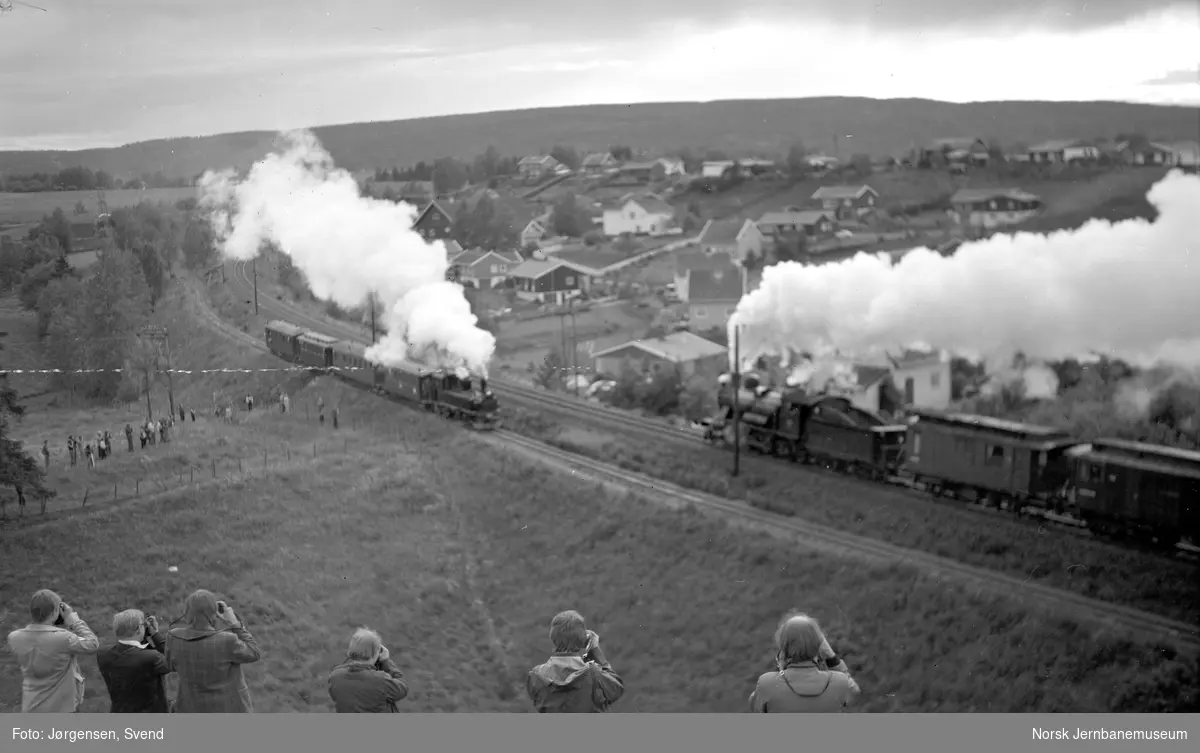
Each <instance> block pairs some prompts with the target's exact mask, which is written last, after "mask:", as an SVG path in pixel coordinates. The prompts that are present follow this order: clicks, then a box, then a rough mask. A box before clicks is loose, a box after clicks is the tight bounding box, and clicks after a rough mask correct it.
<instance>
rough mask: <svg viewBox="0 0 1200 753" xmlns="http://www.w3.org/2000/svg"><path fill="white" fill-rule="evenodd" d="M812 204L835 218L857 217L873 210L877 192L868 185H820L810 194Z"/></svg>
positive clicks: (876, 200) (877, 197) (876, 202)
mask: <svg viewBox="0 0 1200 753" xmlns="http://www.w3.org/2000/svg"><path fill="white" fill-rule="evenodd" d="M811 200H812V202H813V203H814V204H816V205H817V206H819V207H821V208H822V209H824V210H825V211H826V212H829V213H831V214H832V215H833V216H834V218H835V219H838V220H849V219H858V218H860V217H863V216H864V215H867V214H870V213H871V212H873V211H875V208H876V206H877V205H878V203H879V192H878V191H876V190H875V189H874V188H871V187H870V186H868V185H865V184H864V185H861V186H821V187H820V188H818V189H817V190H816V191H815V192H814V193H813V195H812V197H811Z"/></svg>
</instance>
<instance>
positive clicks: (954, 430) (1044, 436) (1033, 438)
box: [904, 410, 1078, 509]
mask: <svg viewBox="0 0 1200 753" xmlns="http://www.w3.org/2000/svg"><path fill="white" fill-rule="evenodd" d="M913 414H914V416H915V420H913V421H912V422H911V423H910V425H909V429H908V441H907V457H906V458H905V463H904V468H905V470H906V471H907V472H909V473H911V474H912V476H913V479H914V480H915V481H917V482H918V483H922V484H925V486H926V487H927V488H928V489H929V491H931V492H933V493H934V494H935V495H938V496H941V495H942V494H949V495H951V496H967V497H970V498H972V499H974V500H976V501H980V502H984V503H986V504H993V505H999V504H1000V503H1005V504H1009V505H1014V503H1015V506H1016V507H1019V506H1024V505H1027V504H1030V503H1034V504H1038V505H1039V506H1043V507H1045V506H1050V505H1053V504H1056V503H1058V501H1059V500H1061V496H1060V492H1061V490H1062V488H1063V487H1064V486H1065V485H1066V483H1067V479H1068V476H1069V473H1070V471H1069V466H1068V463H1067V460H1066V457H1065V453H1066V451H1067V450H1068V449H1069V448H1071V447H1073V446H1075V445H1077V444H1078V441H1077V440H1075V439H1072V438H1071V437H1070V435H1068V434H1067V433H1066V432H1064V431H1060V430H1058V429H1052V428H1049V427H1045V426H1034V425H1032V424H1021V423H1016V422H1013V421H1003V420H1001V419H996V418H990V417H987V416H973V415H967V414H961V413H941V412H937V411H928V410H917V411H914V412H913ZM1014 509H1015V507H1014Z"/></svg>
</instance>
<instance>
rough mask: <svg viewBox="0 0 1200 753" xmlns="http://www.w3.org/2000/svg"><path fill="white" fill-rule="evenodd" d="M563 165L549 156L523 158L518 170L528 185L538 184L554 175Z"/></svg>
mask: <svg viewBox="0 0 1200 753" xmlns="http://www.w3.org/2000/svg"><path fill="white" fill-rule="evenodd" d="M562 167H563V165H562V163H560V162H559V161H558V160H556V159H554V158H553V157H551V156H549V155H537V156H529V157H522V158H521V161H520V162H518V163H517V170H518V171H519V172H520V173H521V177H522V178H523V179H524V180H525V182H526V183H537V182H539V181H543V180H546V179H548V178H549V177H550V176H552V175H554V174H555V173H556V172H558V170H559V169H560V168H562Z"/></svg>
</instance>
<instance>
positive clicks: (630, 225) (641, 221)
mask: <svg viewBox="0 0 1200 753" xmlns="http://www.w3.org/2000/svg"><path fill="white" fill-rule="evenodd" d="M603 224H604V234H605V235H607V236H609V237H613V236H617V235H624V234H626V233H629V234H632V235H665V234H667V232H668V231H670V230H672V229H674V228H675V207H673V206H671V205H670V204H668V203H667V202H665V201H663V200H662V199H660V198H658V197H657V196H653V195H645V196H638V197H636V198H631V199H627V200H625V201H624V202H623V203H622V204H621V206H620V208H618V209H607V210H605V212H604V220H603Z"/></svg>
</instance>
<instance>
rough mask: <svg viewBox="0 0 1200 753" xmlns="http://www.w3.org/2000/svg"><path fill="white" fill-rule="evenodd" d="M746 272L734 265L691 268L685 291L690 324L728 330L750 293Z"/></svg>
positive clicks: (704, 327)
mask: <svg viewBox="0 0 1200 753" xmlns="http://www.w3.org/2000/svg"><path fill="white" fill-rule="evenodd" d="M746 284H747V283H746V272H745V270H744V269H742V268H741V267H735V266H733V265H732V264H730V265H729V266H727V267H725V268H717V269H689V270H688V271H687V279H686V281H685V284H684V286H683V288H682V289H680V290H677V292H678V294H679V296H680V298H681V299H683V300H685V301H686V306H687V314H688V323H689V325H690V326H691V327H692V328H693V329H696V330H708V329H712V328H713V327H722V328H723V327H725V325H727V324H728V323H729V317H730V316H732V315H733V312H734V310H735V309H737V305H738V301H740V300H742V296H743V295H744V294H745V292H746ZM685 294H686V297H684V296H685Z"/></svg>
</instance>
